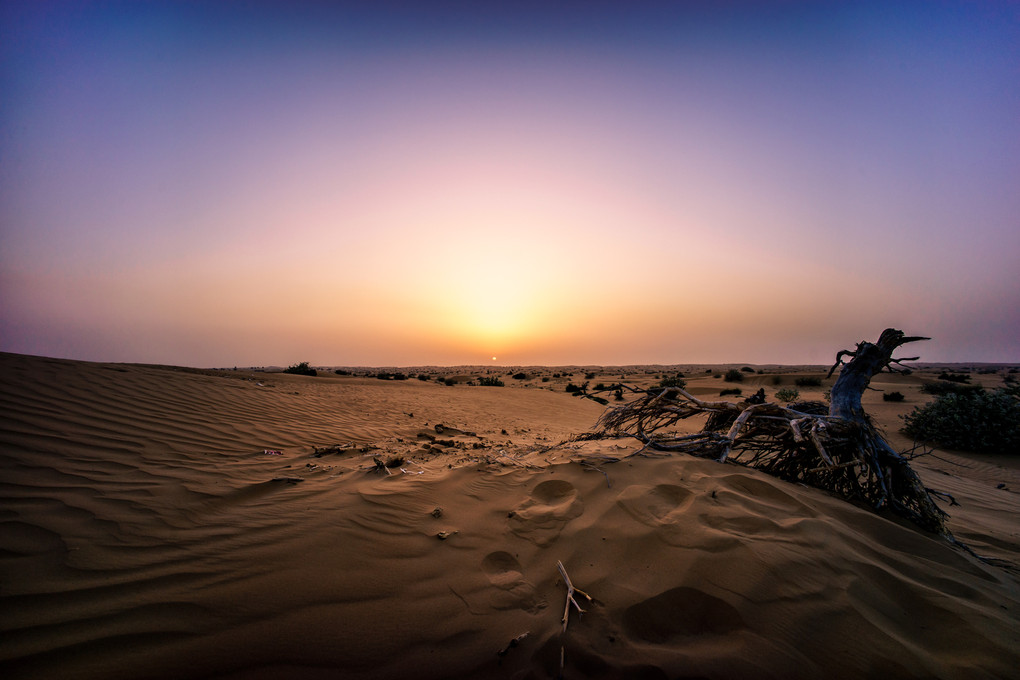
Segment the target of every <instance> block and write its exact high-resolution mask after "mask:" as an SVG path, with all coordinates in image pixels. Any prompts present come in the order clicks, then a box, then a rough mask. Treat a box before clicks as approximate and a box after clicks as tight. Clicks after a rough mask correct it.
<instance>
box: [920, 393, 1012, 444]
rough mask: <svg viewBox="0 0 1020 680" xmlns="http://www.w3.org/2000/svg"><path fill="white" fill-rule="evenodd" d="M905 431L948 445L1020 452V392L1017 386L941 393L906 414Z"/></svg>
mask: <svg viewBox="0 0 1020 680" xmlns="http://www.w3.org/2000/svg"><path fill="white" fill-rule="evenodd" d="M903 423H904V424H903V432H904V434H907V435H910V436H911V437H913V438H914V439H917V440H919V441H925V442H931V443H933V444H935V445H936V446H940V447H944V448H948V449H962V450H965V451H977V452H983V453H1020V395H1018V392H1017V390H1016V389H1015V388H1014V389H1008V388H1004V389H998V390H996V391H994V392H986V391H984V390H981V389H978V390H976V391H970V392H967V393H948V394H941V395H939V396H937V397H936V398H935V401H932V402H930V403H928V404H925V405H924V406H918V407H916V408H915V409H914V410H913V411H912V412H911V413H908V414H907V415H905V416H903Z"/></svg>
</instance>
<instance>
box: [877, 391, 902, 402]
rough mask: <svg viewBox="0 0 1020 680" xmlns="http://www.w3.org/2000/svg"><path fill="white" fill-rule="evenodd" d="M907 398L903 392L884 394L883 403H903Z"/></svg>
mask: <svg viewBox="0 0 1020 680" xmlns="http://www.w3.org/2000/svg"><path fill="white" fill-rule="evenodd" d="M904 399H905V397H904V396H903V393H902V392H885V393H884V394H882V400H883V401H903V400H904Z"/></svg>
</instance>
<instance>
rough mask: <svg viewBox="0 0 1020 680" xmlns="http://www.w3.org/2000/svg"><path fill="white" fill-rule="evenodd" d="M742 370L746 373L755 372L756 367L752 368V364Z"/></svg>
mask: <svg viewBox="0 0 1020 680" xmlns="http://www.w3.org/2000/svg"><path fill="white" fill-rule="evenodd" d="M740 370H741V371H743V372H744V373H754V369H753V368H751V367H750V366H744V367H743V368H741V369H740Z"/></svg>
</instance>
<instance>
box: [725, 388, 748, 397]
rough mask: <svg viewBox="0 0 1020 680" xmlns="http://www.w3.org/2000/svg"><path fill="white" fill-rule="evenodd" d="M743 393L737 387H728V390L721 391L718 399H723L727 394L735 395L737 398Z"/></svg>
mask: <svg viewBox="0 0 1020 680" xmlns="http://www.w3.org/2000/svg"><path fill="white" fill-rule="evenodd" d="M743 393H744V390H742V389H740V388H739V387H730V388H728V389H725V390H722V391H721V392H719V396H720V397H725V396H726V395H728V394H735V395H738V396H739V395H741V394H743Z"/></svg>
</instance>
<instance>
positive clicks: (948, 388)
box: [921, 380, 984, 396]
mask: <svg viewBox="0 0 1020 680" xmlns="http://www.w3.org/2000/svg"><path fill="white" fill-rule="evenodd" d="M921 391H922V392H924V393H925V394H934V395H936V396H941V395H944V394H975V393H977V392H983V391H984V388H983V387H981V386H980V385H962V384H960V383H957V382H949V381H946V380H942V381H939V382H930V383H925V384H923V385H921Z"/></svg>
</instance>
